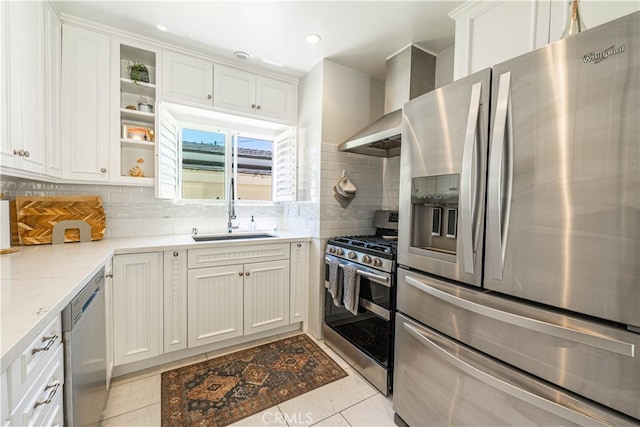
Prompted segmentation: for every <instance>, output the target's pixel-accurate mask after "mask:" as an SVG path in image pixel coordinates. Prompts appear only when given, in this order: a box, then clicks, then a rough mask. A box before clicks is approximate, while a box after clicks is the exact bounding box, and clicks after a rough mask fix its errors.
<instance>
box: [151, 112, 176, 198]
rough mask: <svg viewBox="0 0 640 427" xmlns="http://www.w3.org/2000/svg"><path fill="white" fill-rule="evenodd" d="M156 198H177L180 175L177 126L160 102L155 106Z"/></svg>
mask: <svg viewBox="0 0 640 427" xmlns="http://www.w3.org/2000/svg"><path fill="white" fill-rule="evenodd" d="M157 111H158V122H157V128H156V140H157V142H156V197H157V198H158V199H172V200H175V199H177V198H178V194H179V190H180V187H179V173H180V151H179V148H180V144H179V138H178V137H179V135H178V133H179V126H178V123H177V122H176V120H175V119H174V118H173V116H172V115H171V113H169V111H167V109H166V107H165V106H164V105H162V103H161V102H159V103H158V105H157Z"/></svg>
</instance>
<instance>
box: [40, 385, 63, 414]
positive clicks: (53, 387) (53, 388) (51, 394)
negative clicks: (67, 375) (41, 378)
mask: <svg viewBox="0 0 640 427" xmlns="http://www.w3.org/2000/svg"><path fill="white" fill-rule="evenodd" d="M58 388H60V381H56V382H55V383H53V384H50V385H48V386H46V387H45V388H44V389H45V390H51V391H50V392H49V396H47V399H46V400H41V401H38V402H36V403H34V404H33V409H36V408H37V407H38V406H42V405H48V404H49V403H51V402H52V401H53V398H54V397H55V395H56V393H57V392H58Z"/></svg>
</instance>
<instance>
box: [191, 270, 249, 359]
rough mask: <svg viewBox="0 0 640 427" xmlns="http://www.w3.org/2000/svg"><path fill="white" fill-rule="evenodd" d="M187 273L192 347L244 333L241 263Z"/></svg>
mask: <svg viewBox="0 0 640 427" xmlns="http://www.w3.org/2000/svg"><path fill="white" fill-rule="evenodd" d="M188 276H189V277H188V301H189V302H188V313H189V314H188V330H189V332H188V335H189V347H196V346H199V345H204V344H211V343H215V342H218V341H222V340H226V339H229V338H234V337H239V336H242V334H243V328H242V307H243V283H244V270H243V266H242V264H232V265H225V266H221V267H208V268H197V269H192V270H189V273H188Z"/></svg>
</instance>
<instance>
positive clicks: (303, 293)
mask: <svg viewBox="0 0 640 427" xmlns="http://www.w3.org/2000/svg"><path fill="white" fill-rule="evenodd" d="M290 280H291V283H290V294H289V322H290V323H294V322H302V321H306V317H307V295H308V293H307V289H308V287H309V242H297V243H291V279H290Z"/></svg>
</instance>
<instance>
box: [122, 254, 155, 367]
mask: <svg viewBox="0 0 640 427" xmlns="http://www.w3.org/2000/svg"><path fill="white" fill-rule="evenodd" d="M161 256H162V254H161V253H158V252H153V253H142V254H130V255H116V256H114V257H113V313H114V318H113V335H114V359H115V365H116V366H118V365H122V364H125V363H130V362H137V361H139V360H144V359H148V358H151V357H154V356H158V355H159V354H160V353H161V352H162V276H161V272H162V267H161V262H162V258H161Z"/></svg>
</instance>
